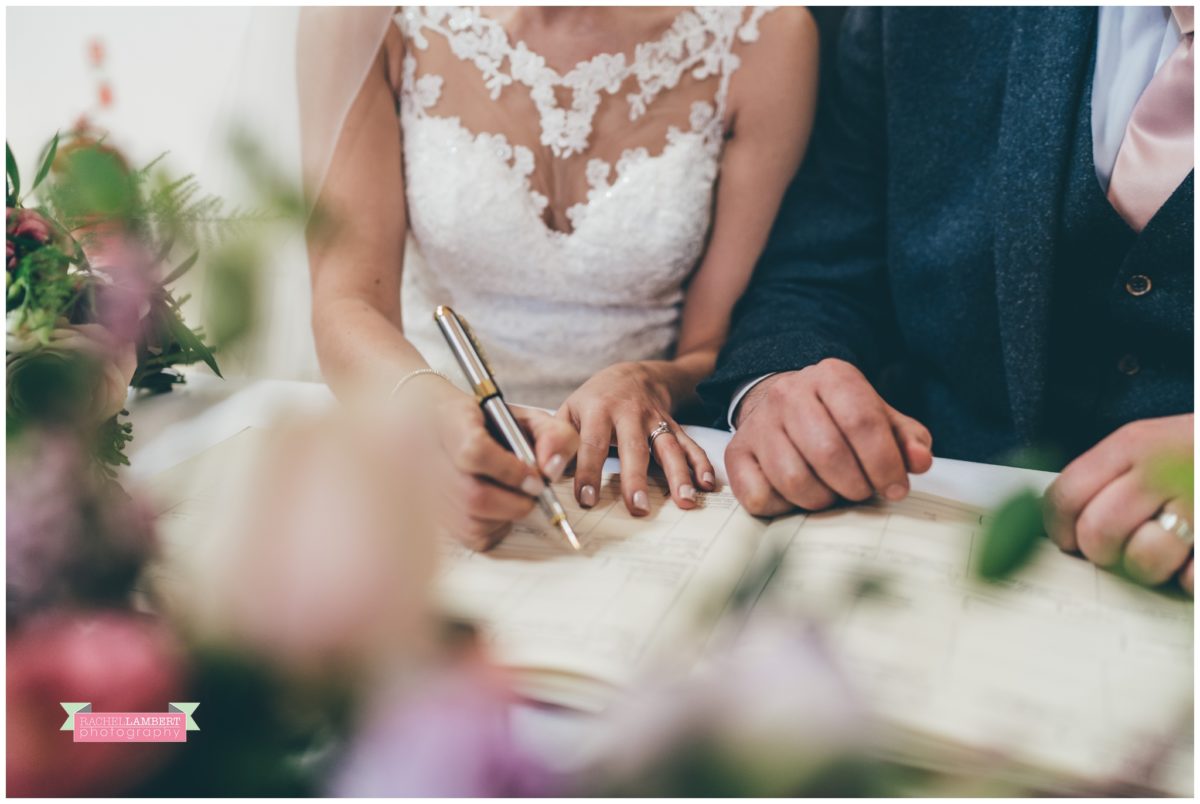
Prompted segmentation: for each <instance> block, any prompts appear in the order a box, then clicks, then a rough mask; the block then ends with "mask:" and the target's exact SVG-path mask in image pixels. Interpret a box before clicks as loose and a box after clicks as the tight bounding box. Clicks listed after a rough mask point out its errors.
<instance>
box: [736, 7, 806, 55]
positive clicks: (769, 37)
mask: <svg viewBox="0 0 1200 804" xmlns="http://www.w3.org/2000/svg"><path fill="white" fill-rule="evenodd" d="M737 38H738V42H737V50H738V51H739V55H740V56H741V59H742V66H743V68H745V69H756V70H764V69H770V68H771V67H772V66H786V65H787V64H791V63H797V62H798V61H808V58H807V57H811V56H815V55H816V54H817V50H818V47H819V45H818V38H817V23H816V20H815V19H813V15H812V12H811V11H809V10H808V9H807V8H805V7H804V6H782V7H778V8H772V9H769V10H768V9H747V11H746V12H745V18H744V22H743V25H742V28H741V29H740V30H739V32H738V37H737Z"/></svg>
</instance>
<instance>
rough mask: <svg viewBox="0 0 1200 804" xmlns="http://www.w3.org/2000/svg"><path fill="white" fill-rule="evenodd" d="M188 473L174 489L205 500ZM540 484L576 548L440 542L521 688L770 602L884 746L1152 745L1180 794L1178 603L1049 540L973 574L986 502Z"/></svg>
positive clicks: (1046, 767) (1107, 769)
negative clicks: (647, 508)
mask: <svg viewBox="0 0 1200 804" xmlns="http://www.w3.org/2000/svg"><path fill="white" fill-rule="evenodd" d="M246 432H247V433H249V432H252V431H246ZM245 438H246V436H245V434H243V435H239V436H237V437H235V438H234V439H230V441H228V442H225V444H224V445H219V446H218V447H215V448H213V449H212V450H210V451H209V453H205V454H203V455H201V456H200V457H199V458H196V459H193V460H192V461H191V462H189V463H191V464H195V463H196V462H198V461H202V460H209V461H212V460H219V457H218V456H219V454H220V451H221V450H227V451H228V450H232V449H234V447H233V446H231V445H232V444H234V443H235V442H237V441H239V440H241V439H245ZM212 453H215V455H213V454H212ZM189 474H195V472H194V471H193V470H192V469H189V467H188V464H184V465H182V466H180V467H176V468H175V469H172V470H168V472H167V473H164V475H163V476H161V478H160V480H159V483H158V486H159V488H160V490H161V491H160V494H159V495H158V496H159V499H160V500H161V503H160V504H161V505H162V506H165V508H164V510H166V508H167V507H169V508H170V511H169V512H168V515H167V516H165V517H164V518H163V519H162V520H161V522H162V523H164V529H165V531H166V532H165V533H164V537H165V539H166V541H168V542H171V541H172V539H173V538H174V537H173V536H172V532H171V531H172V530H173V529H176V530H178V529H180V528H183V527H184V525H185V520H194V519H195V518H196V517H198V516H202V513H201V512H202V509H203V507H204V506H203V505H198V504H197V503H196V501H195V500H194V499H193V500H191V501H190V504H189V505H185V506H183V507H182V508H181V507H180V503H179V499H178V498H179V497H180V495H181V493H182V492H181V491H180V489H181V488H183V486H181V485H180V483H181V480H182V478H184V477H186V476H187V475H189ZM195 488H196V486H195V484H192V485H191V489H192V490H191V491H189V492H186V493H185V494H184V496H187V495H188V494H190V495H192V496H193V497H194V496H195V495H196V494H197V493H200V494H201V496H207V495H210V494H211V492H196V491H195ZM556 492H557V493H558V496H559V499H560V500H562V501H563V503H564V505H565V506H566V507H567V509H568V514H569V516H570V518H571V522H572V524H573V525H574V527H575V530H576V531H577V533H578V534H579V538H580V542H581V544H582V550H580V551H578V552H576V551H573V550H571V549H570V548H569V547H567V546H566V545H565V544H564V543H563V542H562V540H561V537H558V538H556V536H555V535H554V534H553V533H552V532H549V531H546V530H544V529H542V528H541V527H539V526H538V522H537V521H536V520H535V519H533V518H531V519H530V520H529V521H528V522H526V523H521V524H518V525H517V526H516V527H515V528H514V530H513V532H512V533H511V534H510V535H509V536H508V537H507V538H506V539H505V540H504V541H503V542H502V543H501V544H500V545H499V546H497V547H496V548H495V549H493V550H491V551H489V552H487V553H473V552H471V551H469V550H468V549H466V548H465V547H462V546H460V545H458V544H457V543H455V542H452V541H450V540H444V541H442V542H441V543H440V544H441V547H440V549H441V557H442V561H441V566H440V569H439V570H438V572H439V578H438V581H437V584H436V589H437V593H438V596H439V598H440V601H441V604H442V607H443V608H444V610H445V611H446V612H447V613H448V614H451V615H453V616H456V617H459V618H463V619H467V620H469V621H471V622H473V623H475V624H477V625H478V627H479V628H480V630H481V632H482V633H483V634H484V636H485V639H486V640H487V642H488V644H489V646H490V649H491V653H492V655H493V656H494V657H495V659H496V660H497V661H498V662H499V663H500V664H502V665H504V666H506V667H508V668H510V669H511V670H512V671H513V676H514V678H515V679H516V680H517V684H518V686H519V691H520V692H521V693H523V694H524V695H525V696H527V697H529V698H531V699H534V700H537V701H541V702H546V703H551V704H557V705H560V706H565V707H569V708H573V709H579V710H585V711H599V710H602V709H604V708H605V707H606V706H607V705H608V704H609V703H610V702H611V701H613V700H614V698H615V697H616V696H618V695H620V693H621V692H622V690H625V689H627V688H628V687H629V686H630V685H631V684H633V683H635V682H636V681H637V680H638V678H639V677H640V676H643V675H644V674H646V673H648V672H652V671H654V670H655V669H656V668H658V667H661V666H664V665H663V659H664V657H666V656H669V657H670V659H671V661H672V662H673V663H674V665H675V666H677V665H678V664H680V662H681V661H682V660H683V659H684V658H689V657H690V658H694V659H695V660H696V661H699V660H700V659H701V658H702V656H703V652H704V649H705V646H706V645H707V644H711V641H712V640H711V636H712V633H713V632H714V630H717V629H719V628H720V626H721V625H722V624H723V623H724V624H727V623H728V622H729V621H730V620H731V619H738V618H744V617H750V618H753V617H755V616H760V615H763V616H765V615H766V614H767V613H770V614H771V615H772V616H773V617H775V618H778V615H779V614H780V613H783V614H784V615H785V616H792V617H794V618H795V619H796V621H797V623H801V622H813V621H817V622H820V623H821V624H822V631H823V633H824V634H825V636H826V639H827V640H828V641H829V643H830V646H831V650H832V654H833V656H834V659H835V661H836V662H837V664H838V666H839V669H840V670H841V671H842V672H843V673H844V674H845V676H846V677H847V679H848V681H849V682H850V683H851V685H852V687H853V688H855V689H856V690H857V691H858V692H859V693H861V695H862V697H863V698H864V699H865V700H866V701H867V702H868V703H869V704H870V708H871V709H872V711H873V712H874V713H875V714H876V715H877V716H878V719H879V721H880V722H881V723H883V724H885V725H886V727H887V729H889V730H890V731H891V732H893V733H894V735H895V739H894V742H895V744H896V745H897V746H902V747H903V748H902V749H901V752H900V753H902V754H905V755H906V757H902V758H907V759H910V760H919V762H920V763H922V764H925V765H928V766H935V767H936V766H939V765H944V766H946V767H953V768H956V769H958V770H959V771H961V770H963V769H965V768H969V767H971V763H972V762H984V761H986V759H985V758H986V757H989V756H992V757H994V756H996V755H998V754H1002V755H1004V756H1006V757H1009V758H1010V759H1013V760H1015V761H1016V762H1018V763H1019V764H1021V765H1022V766H1023V767H1025V768H1027V769H1028V774H1027V776H1026V778H1027V779H1033V780H1043V779H1044V780H1046V783H1047V784H1051V785H1054V786H1056V789H1070V788H1069V782H1067V783H1065V784H1067V787H1064V786H1063V785H1064V782H1063V780H1071V779H1077V780H1084V781H1086V780H1098V779H1106V778H1112V777H1113V776H1114V775H1116V774H1117V773H1121V774H1122V775H1125V776H1126V777H1128V776H1129V775H1130V774H1134V775H1136V768H1125V767H1124V765H1125V764H1129V763H1131V762H1132V763H1136V762H1137V761H1139V758H1141V757H1144V756H1146V755H1147V754H1148V753H1153V752H1155V751H1157V752H1158V753H1159V754H1164V755H1165V759H1160V760H1158V761H1156V763H1155V779H1154V780H1153V781H1152V782H1150V783H1151V784H1153V785H1154V786H1155V789H1158V790H1160V791H1161V792H1165V793H1170V794H1175V795H1191V794H1192V757H1191V743H1190V739H1191V738H1190V735H1191V718H1192V715H1191V705H1192V664H1193V662H1192V618H1193V605H1192V603H1191V601H1190V600H1184V599H1182V598H1181V597H1179V596H1172V595H1168V594H1164V593H1161V592H1157V591H1152V590H1146V589H1141V588H1138V587H1135V586H1133V585H1132V584H1130V583H1128V582H1127V581H1124V580H1121V579H1119V578H1117V577H1116V576H1114V575H1112V574H1110V573H1108V572H1105V571H1103V570H1100V569H1097V568H1096V567H1094V566H1093V565H1091V564H1089V563H1087V562H1086V561H1083V560H1081V559H1078V558H1075V557H1072V556H1068V555H1065V554H1062V553H1060V552H1059V551H1058V550H1057V548H1055V547H1053V546H1052V545H1051V544H1050V543H1049V542H1045V543H1044V544H1042V545H1041V546H1040V547H1039V549H1038V551H1037V553H1036V555H1035V557H1034V559H1033V560H1032V561H1031V562H1030V564H1029V565H1027V566H1026V567H1024V568H1023V569H1021V570H1020V571H1019V572H1018V573H1016V574H1015V575H1014V576H1013V577H1012V578H1011V579H1009V580H1006V581H1004V582H1001V583H985V582H983V581H980V580H978V579H976V577H975V575H974V573H973V569H972V567H973V559H974V557H973V554H974V552H975V551H976V550H977V549H978V547H979V543H980V539H981V537H982V530H983V525H984V522H985V514H984V512H982V511H980V510H978V509H974V508H972V507H969V506H966V505H962V504H959V503H955V502H953V501H950V500H945V499H942V498H937V497H931V496H925V495H921V494H915V493H914V494H912V495H910V496H909V497H908V498H907V499H906V500H904V501H902V502H899V503H887V502H872V503H868V504H863V505H857V506H853V507H843V508H837V509H834V510H831V511H826V512H822V513H816V514H804V513H796V514H791V515H786V516H781V517H778V518H776V519H774V520H770V521H767V520H762V519H757V518H755V517H752V516H750V515H749V514H747V513H746V512H745V511H744V510H743V509H742V508H741V506H740V505H739V504H738V502H737V500H736V499H735V498H734V496H733V495H732V494H731V493H730V492H729V491H728V490H727V489H723V490H718V491H716V492H711V493H703V494H700V495H699V504H698V505H697V507H696V508H695V509H693V510H690V511H683V510H680V509H679V508H677V507H676V506H675V505H674V503H673V502H672V501H671V500H670V498H669V496H668V495H667V492H666V489H665V487H663V486H661V485H654V484H653V481H652V489H651V494H650V498H651V508H652V510H651V512H650V514H649V515H648V516H645V517H633V516H632V515H630V514H629V513H628V511H627V510H626V508H625V505H624V502H623V500H622V499H621V497H620V492H619V478H618V476H617V475H607V476H606V477H605V481H604V483H603V484H602V489H601V491H600V494H599V501H598V503H597V505H595V506H594V507H593V508H591V509H583V508H580V507H579V506H578V505H577V504H575V503H574V502H573V499H574V495H573V493H572V488H571V481H570V480H569V479H565V480H563V481H560V482H559V484H558V488H556ZM172 496H174V498H175V499H171V498H172ZM210 504H214V505H215V504H218V503H217V502H216V500H211V503H210ZM181 510H187V511H189V512H190V513H189V514H188V515H187V516H181V515H180V514H179V513H178V512H179V511H181ZM172 512H173V513H172ZM193 526H194V523H193ZM189 530H194V527H193V528H189ZM180 535H182V531H180ZM867 587H870V588H871V589H873V590H874V591H873V593H871V594H860V593H859V592H860V591H861V590H863V589H864V588H867ZM735 599H737V600H738V601H739V603H738V604H737V606H736V608H737V612H733V609H734V608H735V607H734V606H733V605H732V602H733V601H734V600H735ZM748 599H749V602H747V600H748ZM755 601H757V602H755ZM734 614H736V617H735V616H734ZM798 683H803V682H802V680H798ZM1164 745H1169V746H1170V748H1169V749H1163V748H1162V746H1164Z"/></svg>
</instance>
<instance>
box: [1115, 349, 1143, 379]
mask: <svg viewBox="0 0 1200 804" xmlns="http://www.w3.org/2000/svg"><path fill="white" fill-rule="evenodd" d="M1141 370H1142V364H1141V363H1139V362H1138V359H1137V355H1134V354H1127V355H1122V356H1121V359H1120V360H1118V361H1117V371H1119V372H1121V373H1122V374H1124V375H1126V376H1127V377H1132V376H1133V375H1134V374H1137V373H1138V372H1139V371H1141Z"/></svg>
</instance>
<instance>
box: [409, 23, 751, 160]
mask: <svg viewBox="0 0 1200 804" xmlns="http://www.w3.org/2000/svg"><path fill="white" fill-rule="evenodd" d="M769 10H770V9H768V8H761V7H760V8H755V9H753V10H752V12H751V13H750V15H749V17H748V18H745V19H743V17H744V9H743V8H741V7H718V8H711V7H697V8H690V9H685V10H683V11H681V12H679V13H678V14H677V15H676V16H675V18H674V20H673V21H672V23H671V24H670V25H669V26H668V28H667V29H666V30H665V31H664V32H663V33H662V34H661V35H659V36H658V37H657V38H654V39H650V40H647V41H644V42H640V43H638V44H637V45H635V47H634V52H633V57H632V59H630V58H629V57H628V56H627V55H626V54H625V53H623V52H622V53H600V54H597V55H595V56H592V57H591V58H589V59H585V60H583V61H580V62H578V63H577V64H576V65H575V66H574V67H572V68H571V69H570V70H568V71H567V72H566V73H559V72H558V71H557V70H555V69H554V68H553V67H551V66H549V65H548V64H547V63H546V60H545V58H544V57H542V56H541V55H540V54H538V53H536V52H534V51H533V50H530V49H529V47H528V46H527V45H526V44H525V42H524V41H522V40H518V41H515V42H514V41H513V39H512V37H511V36H510V35H509V33H508V30H507V29H506V28H505V27H504V25H503V24H502V23H501V22H500V21H499V20H497V19H495V18H493V17H489V16H486V15H485V14H483V13H482V10H481V9H480V7H478V6H459V7H431V8H423V7H406V8H405V9H404V11H403V12H402V15H403V20H404V23H405V28H406V30H407V32H408V34H409V36H410V37H411V38H412V42H413V44H414V45H415V46H416V47H417V48H419V49H425V48H426V47H428V41H427V40H426V39H425V36H424V29H428V30H431V31H434V32H436V33H438V34H440V35H441V36H443V37H444V38H445V39H446V41H447V42H448V44H449V45H450V48H451V50H452V51H453V53H454V55H455V56H456V57H457V58H459V59H460V60H463V61H470V62H472V63H473V64H474V65H475V66H476V67H477V68H478V69H479V71H480V72H481V73H482V75H483V79H484V84H485V86H486V88H487V90H488V92H489V93H490V95H491V98H492V99H493V100H496V99H498V98H499V97H500V94H501V92H502V91H503V89H504V88H505V87H507V86H510V85H512V84H513V83H514V82H516V83H520V84H523V85H524V86H526V87H528V88H529V90H530V96H531V98H532V99H533V101H534V103H535V105H536V106H537V110H538V114H539V117H540V123H541V142H542V144H543V145H545V146H546V147H547V148H549V149H550V152H551V153H552V154H553V155H554V156H555V157H557V158H568V157H571V156H574V155H576V154H579V153H582V152H583V151H585V150H587V148H588V144H589V139H590V137H591V133H592V124H593V120H594V117H595V114H596V110H597V109H598V107H599V105H600V100H601V97H602V95H605V94H607V95H615V94H616V93H618V92H620V90H621V87H622V86H623V85H624V84H625V83H626V82H627V81H628V80H629V79H630V78H631V77H633V78H635V79H636V86H635V89H634V90H633V91H631V92H629V93H628V94H626V95H625V100H626V101H627V103H628V104H629V119H630V120H631V121H634V120H637V119H638V118H639V117H641V116H642V115H643V114H645V112H646V108H647V106H648V105H649V104H650V103H651V102H653V100H654V99H655V98H656V97H657V96H658V95H659V94H660V93H661V92H662V91H664V90H667V89H671V88H673V87H675V86H676V85H677V84H678V83H679V80H680V78H681V77H682V76H683V75H684V74H685V73H687V72H689V71H690V73H691V74H692V76H693V77H694V78H696V79H699V80H703V79H705V78H708V77H710V76H713V75H718V76H720V78H721V81H720V87H719V89H718V91H717V97H716V99H715V100H716V106H717V109H716V114H714V115H712V117H714V118H715V119H716V123H717V124H718V125H719V124H721V123H722V122H723V121H724V116H725V115H724V112H725V100H726V95H727V93H728V78H729V76H730V75H732V73H733V72H734V70H736V68H737V66H738V59H737V56H736V55H734V54H733V53H732V44H733V38H734V35H735V34H736V35H737V36H738V37H739V38H740V39H741V40H742V41H746V42H749V41H754V40H755V39H757V38H758V27H757V26H758V22H759V20H760V19H761V17H762V15H763V14H765V13H766V12H767V11H769ZM559 88H564V89H568V90H570V97H571V100H570V103H569V105H567V106H563V105H560V104H559V102H558V97H557V95H556V93H555V90H556V89H559ZM718 134H719V132H718Z"/></svg>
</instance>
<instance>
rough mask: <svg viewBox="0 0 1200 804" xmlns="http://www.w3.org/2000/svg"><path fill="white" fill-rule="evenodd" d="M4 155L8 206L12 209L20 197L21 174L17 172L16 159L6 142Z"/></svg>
mask: <svg viewBox="0 0 1200 804" xmlns="http://www.w3.org/2000/svg"><path fill="white" fill-rule="evenodd" d="M4 155H5V171H6V173H7V176H8V206H10V207H13V206H16V205H17V198H18V197H19V196H20V195H21V172H20V171H19V170H17V159H16V157H15V156H13V152H12V148H10V147H9V146H8V142H7V141H6V142H5V143H4Z"/></svg>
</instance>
